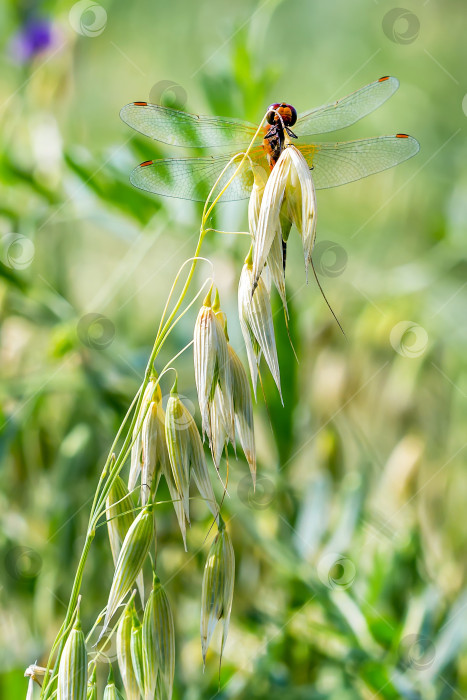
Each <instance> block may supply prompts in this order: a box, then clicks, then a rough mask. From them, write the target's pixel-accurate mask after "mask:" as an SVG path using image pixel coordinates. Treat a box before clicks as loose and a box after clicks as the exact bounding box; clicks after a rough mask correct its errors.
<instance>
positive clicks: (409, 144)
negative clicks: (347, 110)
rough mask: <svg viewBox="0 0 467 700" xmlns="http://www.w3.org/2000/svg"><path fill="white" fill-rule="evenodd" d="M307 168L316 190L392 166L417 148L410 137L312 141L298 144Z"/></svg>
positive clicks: (400, 135) (350, 180) (417, 144)
mask: <svg viewBox="0 0 467 700" xmlns="http://www.w3.org/2000/svg"><path fill="white" fill-rule="evenodd" d="M298 148H299V149H300V151H301V152H302V153H303V155H304V156H305V158H306V160H307V163H308V165H309V166H310V168H313V180H314V183H315V186H316V188H317V189H324V188H326V187H337V186H338V185H345V184H346V183H347V182H354V181H355V180H360V178H362V177H367V176H368V175H373V174H374V173H379V172H381V171H382V170H387V168H392V167H394V166H395V165H397V164H398V163H402V162H403V161H404V160H407V159H408V158H412V156H414V155H415V154H416V153H418V151H419V149H420V144H419V143H418V141H417V140H416V139H414V138H413V137H412V136H407V135H406V134H397V135H396V136H378V137H376V138H372V139H360V140H358V141H344V142H342V143H315V144H310V145H303V146H298Z"/></svg>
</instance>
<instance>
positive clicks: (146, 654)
mask: <svg viewBox="0 0 467 700" xmlns="http://www.w3.org/2000/svg"><path fill="white" fill-rule="evenodd" d="M143 666H144V688H145V692H146V698H145V700H152V699H153V698H154V697H155V693H156V689H157V686H159V693H158V694H157V697H158V698H161V700H171V698H172V690H173V681H174V674H175V629H174V621H173V615H172V610H171V608H170V604H169V600H168V598H167V595H166V593H165V591H164V589H163V587H162V585H161V582H160V580H159V578H158V577H157V576H156V575H155V574H154V582H153V589H152V592H151V595H150V596H149V598H148V602H147V604H146V608H145V610H144V619H143ZM158 681H159V682H158ZM161 690H162V691H163V697H161V693H160V691H161Z"/></svg>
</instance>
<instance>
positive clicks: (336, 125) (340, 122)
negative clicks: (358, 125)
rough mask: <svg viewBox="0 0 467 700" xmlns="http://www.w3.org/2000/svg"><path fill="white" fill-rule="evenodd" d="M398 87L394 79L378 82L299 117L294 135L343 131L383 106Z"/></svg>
mask: <svg viewBox="0 0 467 700" xmlns="http://www.w3.org/2000/svg"><path fill="white" fill-rule="evenodd" d="M398 87H399V81H398V80H397V78H391V77H389V76H388V77H384V78H380V79H379V80H376V81H375V82H374V83H370V84H369V85H365V87H363V88H361V89H360V90H357V91H356V92H353V93H352V94H351V95H347V97H342V99H340V100H337V102H333V103H332V104H329V105H323V106H322V107H317V108H316V109H312V110H311V111H310V112H304V113H303V114H300V115H299V117H298V120H297V123H296V125H295V126H294V131H295V129H296V130H297V134H298V136H304V135H306V134H326V133H328V132H329V131H337V130H338V129H344V128H345V127H346V126H350V125H351V124H355V122H357V121H358V120H359V119H362V117H366V115H367V114H370V112H373V111H374V110H375V109H376V108H377V107H379V106H380V105H382V104H383V102H386V100H387V99H389V97H391V95H393V94H394V93H395V92H396V90H397V88H398Z"/></svg>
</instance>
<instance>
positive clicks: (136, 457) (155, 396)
mask: <svg viewBox="0 0 467 700" xmlns="http://www.w3.org/2000/svg"><path fill="white" fill-rule="evenodd" d="M153 400H154V401H161V400H162V394H161V389H160V386H159V384H158V385H157V386H156V379H150V380H149V382H148V385H147V387H146V389H145V391H144V394H143V399H142V401H141V406H140V409H139V411H138V416H137V418H136V423H135V427H134V429H133V439H134V443H133V447H132V448H131V465H130V476H129V478H128V491H133V489H134V488H135V486H136V482H137V481H138V478H139V476H140V474H141V448H142V437H141V431H142V427H143V421H144V417H145V415H146V411H147V408H148V404H149V403H150V402H151V401H153Z"/></svg>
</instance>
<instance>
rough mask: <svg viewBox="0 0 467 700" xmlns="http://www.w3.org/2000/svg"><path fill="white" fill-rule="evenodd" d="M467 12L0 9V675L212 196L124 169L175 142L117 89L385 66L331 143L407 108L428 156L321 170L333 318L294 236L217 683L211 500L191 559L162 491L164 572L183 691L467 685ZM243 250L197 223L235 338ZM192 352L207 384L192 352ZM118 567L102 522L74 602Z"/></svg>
mask: <svg viewBox="0 0 467 700" xmlns="http://www.w3.org/2000/svg"><path fill="white" fill-rule="evenodd" d="M465 19H466V15H465V2H464V1H463V0H444V1H443V2H441V0H428V1H427V2H423V1H422V0H406V1H404V7H403V8H400V7H398V6H397V5H395V4H394V3H393V2H387V1H386V0H379V1H378V0H374V2H373V1H370V0H366V1H365V0H354V2H347V1H346V0H328V1H327V2H317V1H315V2H312V1H311V0H283V1H282V2H281V1H280V0H269V1H268V0H263V1H262V2H254V1H253V0H236V1H235V2H227V0H204V2H202V3H193V2H189V1H188V0H172V1H171V2H168V3H162V2H145V1H139V2H134V3H128V2H121V1H116V2H111V1H110V0H102V3H101V4H100V5H97V4H96V3H93V2H91V1H89V2H88V1H87V0H84V2H79V3H76V4H75V5H72V4H69V3H65V2H44V3H34V2H27V1H26V2H21V0H16V1H15V2H13V1H10V2H4V3H2V4H1V6H0V26H1V38H0V41H1V47H2V59H1V66H0V104H1V106H0V127H1V128H0V144H1V158H0V234H1V239H2V243H1V245H2V249H1V261H0V313H1V341H0V343H1V344H0V353H1V359H0V372H1V375H2V385H1V394H0V411H1V416H0V421H1V429H0V440H1V442H0V449H1V457H2V461H1V471H0V479H1V493H0V576H1V590H0V620H1V644H0V696H1V697H2V698H5V699H7V698H8V699H10V698H21V697H24V696H25V694H26V680H25V679H24V678H23V677H22V675H23V671H24V669H25V668H26V666H27V665H29V664H30V663H33V662H35V661H36V660H38V662H39V663H41V662H44V661H45V660H46V658H47V653H48V650H49V648H50V644H51V642H52V640H53V638H54V636H55V634H56V632H57V630H58V628H59V626H60V624H61V621H62V619H63V615H64V611H65V605H66V602H67V596H68V595H69V592H70V586H71V582H72V579H73V575H74V569H75V566H76V562H77V558H78V556H79V551H80V548H81V546H82V542H83V535H84V532H85V527H86V520H87V514H88V510H89V507H90V498H91V497H92V495H93V493H94V488H95V485H96V482H97V478H98V474H99V473H100V469H101V467H102V463H103V459H104V458H105V455H106V451H107V450H108V448H109V446H110V444H111V442H112V439H113V435H114V434H115V431H116V429H117V428H118V425H119V423H120V421H121V419H122V417H123V415H124V413H125V411H126V408H127V406H128V404H129V402H130V401H131V398H132V396H133V395H134V392H135V391H136V390H137V388H138V386H139V383H140V380H141V378H142V373H143V372H144V367H145V363H146V360H147V357H148V354H149V351H150V348H151V346H152V340H153V337H154V334H155V331H156V330H157V326H158V323H159V318H160V314H161V310H162V308H163V305H164V303H165V299H166V295H167V292H168V289H169V286H170V284H171V282H172V280H173V277H174V275H175V273H176V271H177V269H178V267H179V266H180V264H181V263H182V262H183V260H184V259H185V258H187V257H189V256H190V255H192V252H193V249H194V245H195V241H196V235H197V231H198V227H199V215H200V207H199V206H198V205H196V204H192V203H189V202H180V201H178V200H175V199H166V200H162V199H160V198H157V197H155V196H150V195H146V194H144V193H142V192H139V191H136V190H134V189H132V187H131V186H130V185H129V182H128V174H129V172H130V170H131V168H132V167H134V165H135V164H137V163H138V162H141V161H143V160H146V159H150V158H153V157H155V156H157V155H158V154H164V155H175V154H176V153H178V154H179V153H180V151H177V149H170V148H168V147H165V146H163V145H160V144H157V143H155V142H151V141H150V140H149V139H144V138H143V137H138V135H136V134H135V133H132V132H131V130H130V129H129V128H127V127H126V126H125V125H124V124H123V123H122V122H121V121H120V120H119V116H118V113H119V109H120V108H121V107H122V106H123V105H124V104H126V103H127V102H130V101H133V100H147V101H154V102H160V103H163V104H166V105H175V106H178V107H180V108H184V109H186V110H187V111H192V112H198V113H206V114H219V115H226V116H229V115H230V116H235V117H240V118H245V119H249V120H252V121H257V120H259V119H260V118H261V116H262V114H263V112H264V109H265V108H266V106H267V105H268V104H269V103H270V102H274V101H278V100H280V101H281V100H286V101H288V102H291V103H292V104H294V105H295V106H296V108H297V110H298V111H299V112H300V111H304V110H307V109H310V108H311V107H314V106H317V105H319V104H323V103H325V102H327V101H332V100H334V99H337V98H338V97H341V96H343V95H345V94H347V93H349V92H352V91H353V90H355V89H357V88H359V87H361V86H363V85H365V84H366V83H368V82H371V81H372V80H375V79H377V78H379V77H380V76H382V75H388V74H389V75H395V76H397V77H398V78H399V79H400V82H401V87H400V89H399V91H398V92H397V93H396V95H395V96H394V97H393V98H392V99H391V100H390V101H389V102H388V103H387V104H385V105H384V106H383V107H382V108H381V109H379V110H378V111H376V112H374V113H373V114H372V115H370V116H368V117H367V118H366V119H365V120H364V121H362V122H360V123H358V124H357V125H355V126H353V127H352V128H350V129H348V130H346V131H345V132H339V133H338V135H337V139H338V140H339V139H340V140H343V139H347V138H359V137H364V136H372V135H378V134H386V133H387V134H391V133H396V132H406V133H410V134H413V135H414V136H415V137H416V138H418V139H419V141H420V144H421V151H420V154H419V155H418V156H417V157H416V158H415V159H413V160H410V161H408V162H407V163H404V164H402V165H401V166H399V167H398V168H396V169H393V170H391V171H387V172H385V173H382V174H379V175H376V176H373V177H372V178H370V179H367V180H361V181H360V182H357V183H354V184H351V185H347V186H346V187H343V188H338V189H333V190H328V191H320V192H319V193H318V210H319V215H318V237H317V240H318V243H317V246H316V249H315V254H314V260H315V265H316V269H317V272H318V275H319V278H320V281H321V283H322V285H323V287H324V289H325V291H326V294H327V296H328V298H329V301H330V303H331V305H332V307H333V309H334V311H335V312H336V314H337V315H338V318H339V320H340V321H341V323H342V324H343V326H344V329H345V331H346V336H347V337H346V338H344V337H343V336H342V334H341V333H340V331H339V329H338V327H337V325H336V323H335V322H334V320H333V319H332V317H331V315H330V313H329V310H328V309H327V307H326V305H325V303H324V301H323V299H322V297H321V296H320V294H319V291H318V289H317V287H316V284H315V283H314V281H313V280H310V283H309V284H308V286H306V285H305V280H304V271H303V262H302V252H301V248H300V241H299V239H298V236H297V235H295V236H294V235H292V236H291V242H290V244H289V256H288V270H287V285H288V297H289V300H290V311H291V321H290V326H291V335H292V338H293V342H294V345H295V347H296V350H297V354H298V357H299V363H298V364H297V362H296V361H295V359H294V356H293V353H292V351H291V349H290V345H289V342H288V339H287V334H286V330H285V327H284V322H283V319H282V315H281V313H280V310H279V305H278V302H277V299H275V300H274V303H275V304H276V310H277V314H276V316H275V320H276V321H277V323H276V335H277V342H278V345H279V353H280V363H281V375H282V383H283V387H284V399H285V408H282V406H281V405H280V401H279V399H278V396H277V392H276V391H275V388H274V385H273V382H272V380H271V379H270V377H269V376H268V374H267V372H266V371H265V372H264V376H265V392H266V397H267V404H268V409H269V415H268V411H267V410H266V406H265V402H264V399H263V398H262V397H261V396H259V397H258V405H257V408H256V416H255V420H256V433H257V449H258V462H259V464H258V474H259V476H258V489H257V492H256V494H254V493H253V492H252V489H251V483H250V479H249V476H248V468H247V465H246V463H245V462H244V461H243V460H242V459H239V460H238V462H236V461H235V460H234V459H233V458H232V460H231V463H230V488H229V493H230V497H229V498H227V499H226V503H225V518H226V520H229V521H230V522H229V530H230V532H231V535H232V538H233V542H234V547H235V551H236V563H237V576H236V587H235V596H234V606H233V613H232V622H231V631H230V635H229V639H228V642H227V646H226V649H225V655H224V662H223V667H222V672H221V677H220V689H219V687H218V677H217V671H218V650H219V648H220V638H219V636H216V641H215V643H214V645H213V649H214V650H213V651H211V652H210V654H209V656H208V663H207V668H206V671H205V673H204V674H203V669H202V662H201V648H200V642H199V608H200V589H201V577H202V568H203V565H204V561H205V557H206V554H207V551H208V548H209V543H210V541H211V538H212V534H211V535H209V537H208V541H205V537H206V533H207V531H208V528H209V524H210V521H209V518H208V517H207V514H206V511H205V509H204V508H203V507H201V506H199V508H198V510H196V509H195V511H196V517H195V518H194V523H193V526H192V528H191V531H190V533H189V537H188V544H189V552H188V554H186V553H184V551H183V547H182V543H181V538H180V535H179V532H178V528H177V524H176V521H175V516H174V513H173V509H172V508H171V506H169V505H167V506H164V507H161V509H160V513H159V514H158V542H159V562H158V564H159V569H160V571H159V575H160V578H161V579H162V581H163V582H164V583H165V584H166V588H167V592H168V595H169V597H170V599H171V602H172V606H173V608H174V613H175V619H176V628H177V656H178V658H177V669H176V689H175V698H176V699H177V700H178V699H181V698H183V699H184V700H198V699H201V698H214V697H218V698H239V699H245V700H246V699H247V698H248V699H258V700H259V699H263V698H264V699H266V698H268V699H269V698H288V699H289V698H290V699H292V700H295V699H297V700H298V699H300V700H301V699H305V698H307V699H308V698H313V699H314V698H333V699H334V698H335V699H336V700H337V699H338V700H346V699H347V698H348V699H353V698H364V699H368V700H370V699H371V698H388V699H392V698H398V697H404V698H409V699H410V700H412V699H417V698H428V699H431V698H433V699H434V698H463V697H466V696H467V656H466V655H465V653H463V652H465V648H466V636H467V591H466V573H467V557H466V545H465V543H466V524H465V511H464V508H465V503H466V499H467V479H466V477H465V458H466V447H467V443H466V437H465V436H466V430H465V425H466V420H467V403H466V397H467V372H466V362H465V356H466V350H465V348H466V340H467V331H466V324H465V319H466V302H467V282H466V272H467V258H466V250H467V246H466V233H467V170H466V167H465V163H466V160H467V144H466V139H465V136H466V121H467V116H466V115H467V95H466V93H467V82H466V80H465V65H466V62H467V44H466V42H465ZM330 139H332V135H330ZM323 140H325V139H323ZM174 150H175V151H176V153H174ZM213 224H214V225H215V226H217V227H218V228H221V229H227V230H245V227H246V226H247V223H246V203H240V204H234V205H223V206H219V207H218V209H217V212H216V214H215V217H214V220H213ZM247 247H248V242H247V239H245V238H243V237H236V236H220V235H218V236H215V235H213V234H211V235H210V236H208V238H207V239H206V242H205V245H204V248H203V254H204V255H206V256H207V257H209V258H210V259H211V260H212V261H213V263H214V271H215V280H216V284H217V285H218V287H219V290H220V294H221V302H222V305H223V308H224V310H225V311H226V313H227V315H228V319H229V330H230V335H231V341H232V343H233V345H234V347H235V348H236V349H237V351H238V352H240V353H241V356H242V357H243V358H244V359H245V355H244V349H243V343H242V338H241V334H240V330H239V325H238V320H237V313H236V287H237V283H238V276H239V273H240V269H241V264H242V260H243V258H244V256H245V254H246V252H247ZM206 274H208V273H207V268H206V266H205V267H204V268H203V267H202V266H200V268H199V270H198V272H197V275H196V285H198V286H199V285H200V284H201V283H202V282H203V281H204V279H205V275H206ZM195 315H196V307H195V308H194V309H193V312H192V313H191V314H188V315H187V316H186V317H185V319H184V322H183V323H182V324H180V325H179V326H178V327H177V330H176V332H175V333H174V334H173V337H172V339H171V341H170V343H168V345H167V348H166V350H165V355H164V362H165V361H166V360H167V359H169V357H170V356H171V354H174V353H175V352H177V351H178V350H179V349H180V348H181V347H183V345H185V344H186V343H187V342H188V341H189V339H190V336H191V334H192V328H193V323H194V319H195ZM169 353H170V355H169ZM177 367H178V368H179V370H180V381H179V388H180V390H181V392H182V393H183V394H184V395H185V396H186V397H187V399H188V400H190V401H192V402H193V404H194V402H195V391H194V378H193V369H192V356H191V353H190V351H188V352H186V353H185V354H184V355H183V356H182V358H180V360H179V361H178V364H177ZM170 379H171V378H169V379H168V380H167V382H169V381H170ZM169 389H170V386H169V384H168V383H167V384H164V382H163V392H164V393H167V392H168V390H169ZM219 486H220V485H219V484H217V485H216V488H218V492H219V493H220V490H219ZM111 575H112V566H111V556H110V551H109V548H108V545H107V541H106V533H105V530H104V529H102V530H100V533H99V536H98V537H97V538H96V542H95V545H94V548H93V552H92V555H91V557H90V559H89V562H88V567H87V570H86V574H85V580H84V585H83V596H84V599H83V606H82V609H83V615H84V620H85V624H86V625H88V626H89V625H90V624H91V623H92V621H93V615H94V616H95V615H96V614H97V612H98V611H99V610H100V608H101V607H102V606H103V605H104V602H105V589H106V587H107V586H108V585H110V581H111ZM101 666H102V669H101V673H102V674H103V675H105V674H106V667H105V665H104V664H101Z"/></svg>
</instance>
